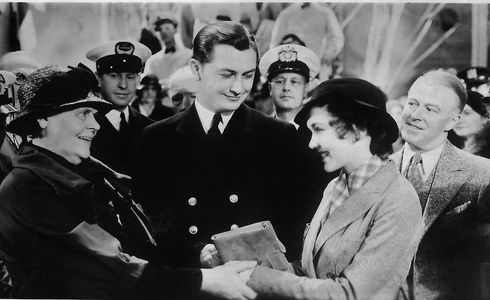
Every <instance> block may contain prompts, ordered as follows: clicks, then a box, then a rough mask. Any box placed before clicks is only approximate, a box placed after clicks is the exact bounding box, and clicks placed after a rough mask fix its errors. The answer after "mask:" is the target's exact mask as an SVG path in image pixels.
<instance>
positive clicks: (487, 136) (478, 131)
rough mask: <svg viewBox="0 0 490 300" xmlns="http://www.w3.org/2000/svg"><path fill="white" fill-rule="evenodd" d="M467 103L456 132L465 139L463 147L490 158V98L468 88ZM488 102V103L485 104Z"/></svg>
mask: <svg viewBox="0 0 490 300" xmlns="http://www.w3.org/2000/svg"><path fill="white" fill-rule="evenodd" d="M467 92H468V102H467V103H466V105H465V107H464V109H463V113H462V114H461V119H460V120H459V122H458V124H457V125H456V127H455V128H454V133H456V135H457V136H459V137H460V138H462V139H463V145H462V149H463V150H465V151H467V152H469V153H472V154H475V155H479V156H483V157H486V158H490V145H489V144H488V143H489V141H490V120H489V115H488V110H487V109H488V108H487V105H489V104H490V102H488V100H489V99H490V98H488V97H485V98H483V96H482V95H481V94H480V93H478V92H475V91H470V90H468V91H467ZM485 103H486V104H485Z"/></svg>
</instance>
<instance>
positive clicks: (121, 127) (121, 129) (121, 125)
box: [119, 112, 128, 134]
mask: <svg viewBox="0 0 490 300" xmlns="http://www.w3.org/2000/svg"><path fill="white" fill-rule="evenodd" d="M119 132H120V133H121V134H125V133H127V132H128V122H126V116H125V115H124V112H121V123H119Z"/></svg>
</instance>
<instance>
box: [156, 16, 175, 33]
mask: <svg viewBox="0 0 490 300" xmlns="http://www.w3.org/2000/svg"><path fill="white" fill-rule="evenodd" d="M163 24H172V25H173V26H174V28H177V24H178V23H177V21H176V20H174V19H170V18H163V19H160V18H158V19H157V20H156V21H155V23H154V24H153V25H154V27H155V31H160V26H162V25H163Z"/></svg>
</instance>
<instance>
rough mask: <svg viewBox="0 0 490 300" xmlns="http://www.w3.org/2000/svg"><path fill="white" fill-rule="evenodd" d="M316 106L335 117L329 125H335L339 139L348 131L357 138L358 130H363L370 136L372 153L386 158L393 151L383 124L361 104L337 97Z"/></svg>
mask: <svg viewBox="0 0 490 300" xmlns="http://www.w3.org/2000/svg"><path fill="white" fill-rule="evenodd" d="M316 107H320V108H323V109H325V110H326V111H327V112H328V113H329V114H330V115H331V116H332V117H333V118H335V119H336V121H334V124H331V126H333V127H336V129H335V131H336V133H337V137H338V138H339V139H344V138H345V136H346V135H347V134H348V133H352V134H353V135H354V137H355V140H358V139H359V130H365V131H366V132H367V134H368V135H369V136H370V137H371V144H370V145H369V150H370V151H371V153H372V154H374V155H378V156H379V157H381V158H387V157H388V155H390V154H391V153H392V152H393V146H392V144H391V142H390V141H389V139H387V138H386V135H387V131H386V129H385V124H384V123H382V122H379V121H378V120H377V118H376V117H374V116H373V115H372V114H370V113H369V111H367V110H366V108H363V107H362V105H360V104H358V103H356V102H354V101H344V99H342V98H339V99H332V100H330V101H328V103H327V104H326V105H325V104H320V103H319V105H318V106H316Z"/></svg>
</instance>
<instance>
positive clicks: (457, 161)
mask: <svg viewBox="0 0 490 300" xmlns="http://www.w3.org/2000/svg"><path fill="white" fill-rule="evenodd" d="M462 164H464V161H462V158H461V157H460V156H459V155H458V153H457V151H456V148H455V147H454V146H453V145H452V144H451V143H450V142H446V145H445V146H444V149H443V151H442V153H441V157H440V158H439V162H438V163H437V165H436V169H435V174H434V181H433V184H432V187H431V189H430V193H429V195H428V199H427V204H426V208H425V211H424V215H423V220H424V223H425V225H426V227H430V226H431V225H432V223H433V222H434V221H435V220H436V219H437V217H438V216H439V215H440V214H441V212H442V211H443V210H444V209H445V208H446V206H447V205H448V204H449V202H451V200H452V199H453V198H454V195H455V194H456V193H457V192H458V190H459V189H460V188H461V185H462V184H463V183H464V182H465V177H466V176H467V174H466V172H464V170H463V168H462Z"/></svg>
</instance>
